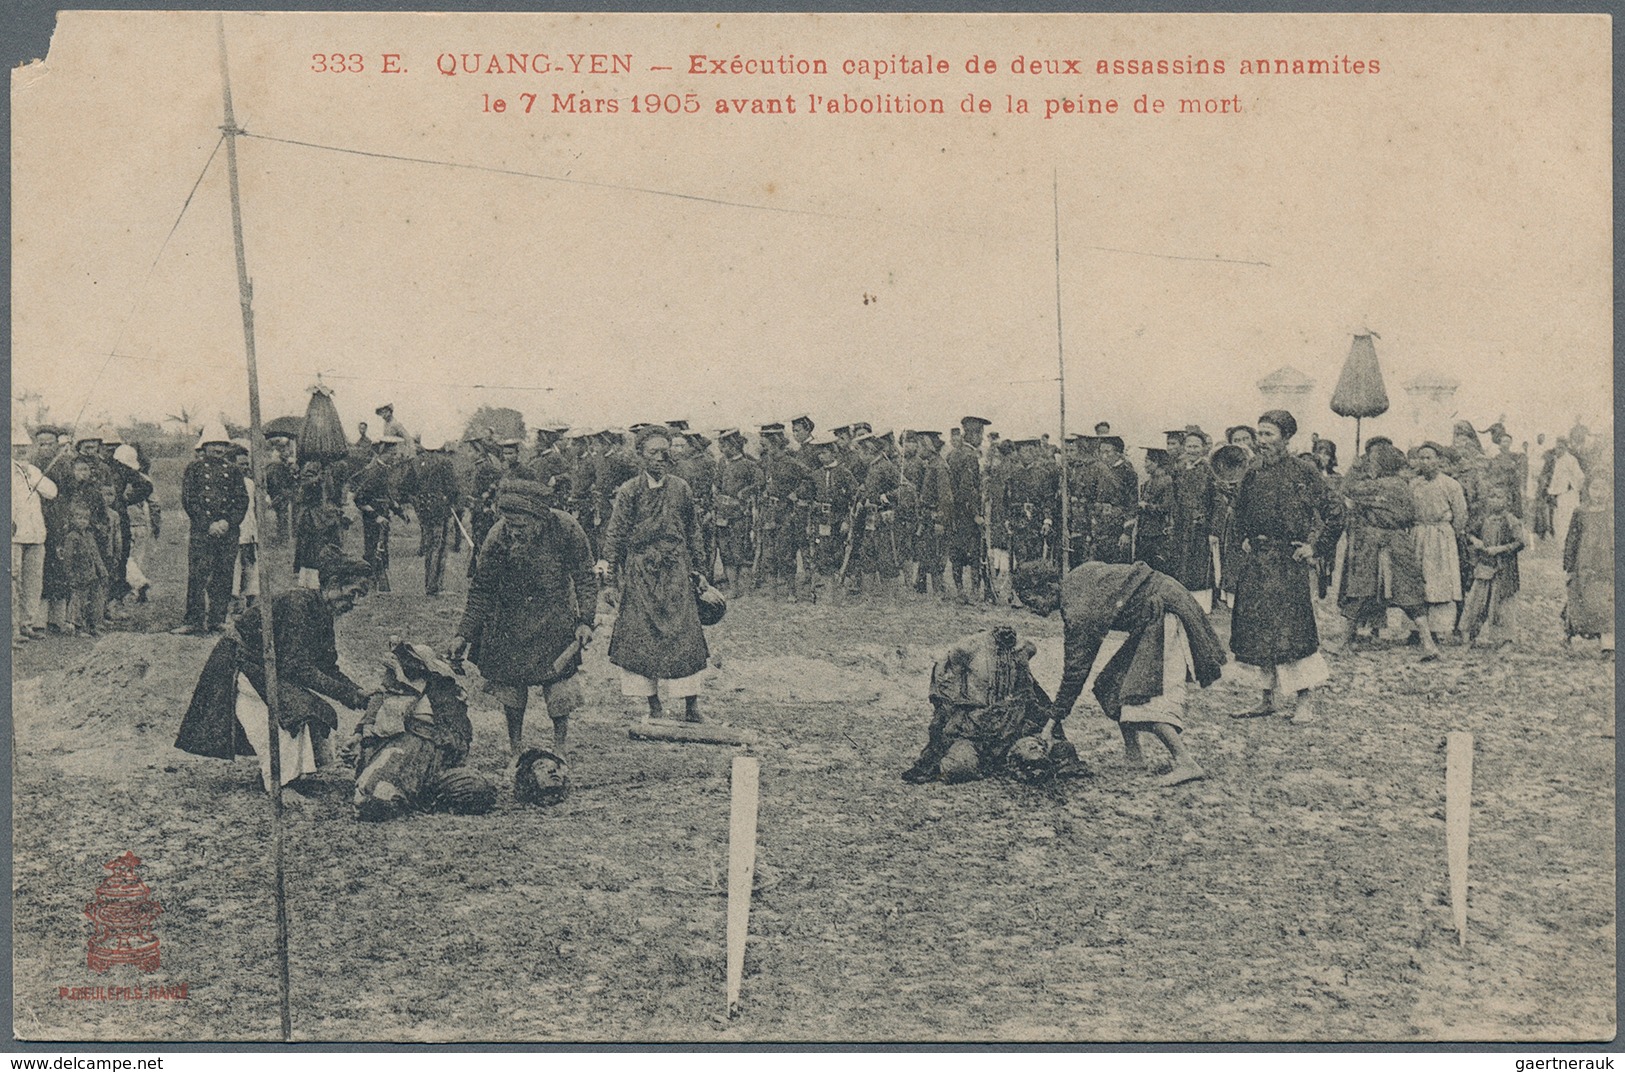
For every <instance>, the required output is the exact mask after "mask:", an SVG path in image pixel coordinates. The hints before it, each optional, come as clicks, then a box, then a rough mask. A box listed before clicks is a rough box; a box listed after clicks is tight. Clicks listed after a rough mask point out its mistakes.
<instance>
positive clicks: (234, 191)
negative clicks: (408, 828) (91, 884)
mask: <svg viewBox="0 0 1625 1072" xmlns="http://www.w3.org/2000/svg"><path fill="white" fill-rule="evenodd" d="M215 29H216V30H217V31H218V35H219V38H220V89H221V93H222V99H223V101H224V104H225V122H224V124H222V125H221V127H220V129H221V131H223V132H224V133H225V135H226V171H227V174H228V175H229V176H230V177H231V233H232V238H233V239H234V240H235V242H236V247H237V289H238V292H239V294H240V295H241V298H242V307H243V348H244V350H245V352H246V353H247V356H248V421H249V426H250V428H249V436H250V439H249V447H250V450H249V459H250V469H251V470H252V472H253V474H254V495H253V496H251V497H250V501H249V504H248V508H249V509H250V510H256V508H257V506H258V503H256V502H255V501H253V500H254V499H257V498H258V497H259V494H260V491H261V489H262V488H264V487H265V433H264V431H263V429H262V428H261V427H260V374H259V365H258V364H257V363H256V362H255V358H254V304H253V300H254V287H253V284H252V283H250V282H249V279H248V258H247V255H246V254H245V253H244V251H243V202H242V195H241V192H240V191H239V189H238V186H237V135H239V134H241V133H242V130H241V129H239V128H238V126H237V119H236V116H235V115H234V114H233V112H232V108H231V71H230V68H229V67H228V66H227V63H226V20H225V16H224V15H222V14H219V13H216V15H215ZM256 517H257V512H256ZM254 569H255V570H256V571H258V569H259V560H258V557H256V558H255V563H254ZM272 602H273V601H272V599H271V596H270V593H269V592H268V591H266V590H265V589H264V587H263V586H262V587H261V592H260V601H259V607H260V639H261V642H262V644H263V647H264V652H263V656H264V660H265V711H266V715H265V720H266V730H267V736H268V738H269V740H270V752H271V755H270V761H271V856H272V870H273V872H274V885H273V899H274V900H275V902H276V950H277V982H278V989H279V996H280V998H281V1012H282V1041H284V1042H288V1041H291V1039H292V1034H293V1020H292V1015H291V1010H290V1008H289V1004H288V901H287V881H286V872H285V870H284V861H283V851H284V846H283V822H282V747H281V744H282V742H281V730H282V724H281V721H280V720H279V719H278V718H277V712H278V711H279V710H280V708H279V706H278V703H277V691H278V690H277V674H276V630H275V628H274V627H273V622H272V614H271V606H272Z"/></svg>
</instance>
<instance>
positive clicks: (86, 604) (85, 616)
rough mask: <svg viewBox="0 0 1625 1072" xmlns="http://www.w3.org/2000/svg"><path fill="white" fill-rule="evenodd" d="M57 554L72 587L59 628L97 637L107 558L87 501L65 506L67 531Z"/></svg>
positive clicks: (103, 608)
mask: <svg viewBox="0 0 1625 1072" xmlns="http://www.w3.org/2000/svg"><path fill="white" fill-rule="evenodd" d="M57 554H58V555H60V556H61V558H62V565H63V569H64V572H65V573H66V574H67V578H68V585H69V587H70V589H71V590H72V594H71V595H70V596H69V599H68V620H67V622H66V623H64V625H63V631H64V632H68V633H71V632H74V631H75V630H76V629H79V630H83V631H84V632H85V634H86V635H88V636H100V635H101V625H102V615H103V613H105V611H106V608H107V560H106V558H105V557H104V549H103V547H102V546H101V541H100V540H99V539H98V538H97V533H96V531H95V528H94V527H93V526H92V525H91V508H90V504H89V503H88V502H86V501H85V499H83V498H81V499H79V500H77V501H75V502H74V503H73V504H72V505H71V506H69V508H68V530H67V532H65V533H63V536H62V542H61V543H59V544H58V545H57Z"/></svg>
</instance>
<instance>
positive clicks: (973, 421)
mask: <svg viewBox="0 0 1625 1072" xmlns="http://www.w3.org/2000/svg"><path fill="white" fill-rule="evenodd" d="M992 423H993V422H992V421H990V420H988V419H987V418H986V417H961V418H959V427H961V428H986V427H987V426H988V425H990V424H992Z"/></svg>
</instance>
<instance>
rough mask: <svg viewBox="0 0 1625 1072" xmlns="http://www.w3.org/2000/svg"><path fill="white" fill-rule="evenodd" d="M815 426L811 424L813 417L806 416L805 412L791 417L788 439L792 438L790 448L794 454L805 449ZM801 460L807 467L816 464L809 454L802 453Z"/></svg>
mask: <svg viewBox="0 0 1625 1072" xmlns="http://www.w3.org/2000/svg"><path fill="white" fill-rule="evenodd" d="M816 427H817V426H816V425H814V424H813V419H812V418H811V417H809V416H807V415H806V414H805V413H803V414H801V415H800V416H798V417H791V418H790V439H791V440H792V443H791V446H790V450H791V451H792V452H794V453H796V454H800V453H801V452H802V451H803V450H805V449H806V447H807V443H808V442H809V441H810V440H811V439H812V435H813V430H814V429H815V428H816ZM801 461H802V463H803V464H804V465H806V466H807V468H809V469H811V468H812V467H813V465H815V464H817V463H816V461H815V460H814V459H813V456H812V455H810V454H804V455H802V457H801Z"/></svg>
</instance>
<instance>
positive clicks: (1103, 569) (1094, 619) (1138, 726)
mask: <svg viewBox="0 0 1625 1072" xmlns="http://www.w3.org/2000/svg"><path fill="white" fill-rule="evenodd" d="M1015 585H1016V595H1017V596H1018V597H1019V598H1020V599H1021V601H1022V602H1023V603H1024V604H1026V605H1027V607H1028V609H1030V610H1032V611H1033V612H1034V613H1035V614H1038V615H1040V616H1045V615H1049V614H1051V613H1053V612H1055V611H1056V610H1060V612H1061V620H1062V622H1063V623H1064V627H1065V634H1064V635H1065V648H1064V655H1063V662H1064V669H1063V671H1062V673H1061V684H1060V687H1059V688H1057V689H1056V691H1055V703H1054V705H1053V706H1052V708H1051V710H1050V717H1051V718H1052V719H1053V720H1054V722H1055V724H1056V726H1060V725H1061V724H1062V723H1064V722H1065V720H1066V718H1067V716H1068V715H1070V714H1071V713H1072V708H1073V706H1074V705H1075V704H1076V703H1077V701H1078V697H1079V696H1080V695H1082V693H1083V686H1084V684H1085V683H1086V682H1087V681H1088V680H1089V675H1090V673H1091V672H1092V671H1093V669H1094V664H1095V660H1096V658H1097V657H1098V656H1099V654H1100V648H1101V646H1102V644H1103V643H1104V642H1105V639H1106V634H1107V633H1109V632H1112V631H1114V630H1115V631H1120V632H1125V633H1127V634H1128V636H1127V638H1126V639H1125V640H1124V641H1123V645H1122V647H1120V648H1118V649H1117V652H1116V654H1114V655H1113V656H1112V657H1111V659H1110V660H1108V661H1107V663H1106V665H1105V666H1104V667H1102V668H1101V670H1100V673H1099V674H1097V675H1096V677H1095V689H1094V695H1095V699H1096V700H1097V701H1099V703H1100V706H1101V709H1102V710H1103V711H1105V712H1106V716H1107V717H1108V718H1110V719H1111V720H1112V721H1113V722H1116V723H1117V727H1118V730H1119V732H1121V734H1122V736H1123V748H1124V752H1125V753H1126V755H1127V757H1128V761H1129V763H1130V764H1132V765H1134V766H1137V767H1138V766H1141V765H1143V763H1144V757H1143V754H1142V753H1141V750H1140V734H1141V733H1142V732H1144V733H1150V734H1151V735H1152V736H1153V737H1155V738H1156V739H1157V740H1158V741H1161V742H1162V744H1163V746H1164V747H1165V748H1167V749H1168V755H1169V759H1170V761H1171V766H1170V768H1169V770H1168V771H1167V772H1166V773H1165V774H1163V775H1162V777H1161V778H1160V779H1159V780H1158V784H1159V785H1162V786H1175V785H1179V784H1181V783H1184V782H1189V781H1194V780H1196V779H1198V778H1201V777H1203V776H1204V773H1203V771H1202V767H1201V765H1200V764H1199V763H1197V762H1196V760H1195V759H1194V758H1193V757H1192V756H1191V754H1190V751H1189V749H1188V748H1187V747H1186V746H1185V743H1184V739H1183V736H1182V734H1183V732H1184V720H1185V712H1186V708H1187V690H1186V685H1187V683H1188V682H1191V681H1194V682H1195V683H1196V685H1197V686H1198V687H1199V688H1207V687H1208V686H1209V685H1211V684H1213V682H1215V681H1217V680H1218V678H1219V675H1220V673H1221V672H1222V668H1223V666H1224V662H1225V656H1224V648H1223V647H1222V646H1221V645H1220V643H1219V638H1218V636H1217V635H1216V634H1215V633H1214V632H1213V627H1212V626H1211V625H1210V624H1208V620H1207V613H1206V612H1205V611H1204V610H1203V609H1202V607H1201V606H1200V605H1199V604H1198V603H1197V602H1196V598H1195V596H1194V594H1193V593H1191V592H1189V591H1187V590H1186V589H1185V587H1184V586H1183V585H1182V584H1180V583H1179V581H1177V580H1175V579H1174V578H1172V577H1170V576H1168V575H1167V574H1164V573H1158V572H1157V571H1155V570H1153V569H1152V568H1151V567H1150V566H1147V565H1146V564H1145V563H1143V562H1137V563H1134V564H1132V565H1123V564H1117V563H1109V562H1085V563H1084V564H1083V565H1081V566H1077V567H1075V568H1074V569H1073V570H1072V571H1071V572H1070V573H1068V574H1067V575H1066V576H1065V577H1064V578H1062V577H1061V576H1060V570H1058V569H1057V568H1056V567H1054V566H1051V565H1049V564H1047V563H1043V562H1030V563H1024V564H1022V565H1021V566H1018V567H1017V569H1016V576H1015Z"/></svg>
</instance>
